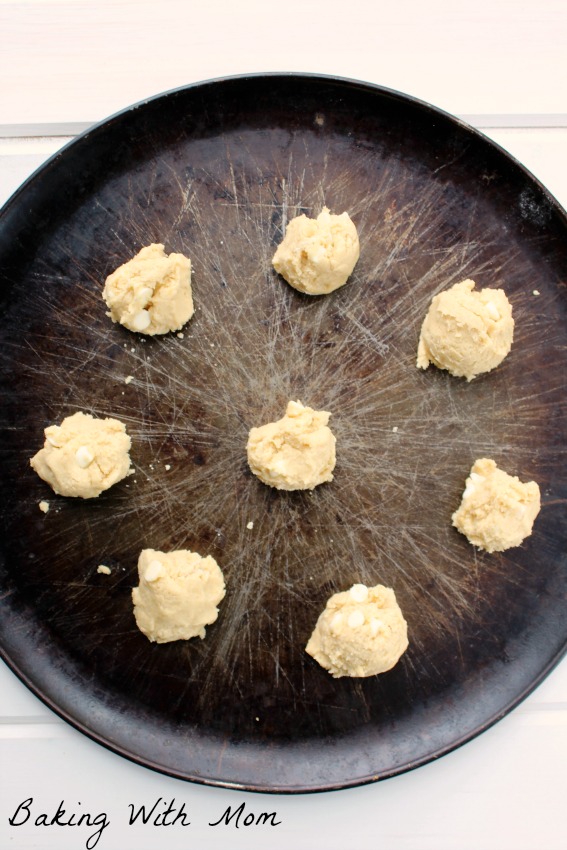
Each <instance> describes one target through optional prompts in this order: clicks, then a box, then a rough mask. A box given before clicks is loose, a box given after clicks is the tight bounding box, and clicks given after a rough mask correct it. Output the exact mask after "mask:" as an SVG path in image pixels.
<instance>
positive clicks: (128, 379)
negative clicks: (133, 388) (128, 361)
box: [124, 375, 134, 384]
mask: <svg viewBox="0 0 567 850" xmlns="http://www.w3.org/2000/svg"><path fill="white" fill-rule="evenodd" d="M133 380H134V376H133V375H127V376H126V377H125V378H124V383H125V384H131V383H132V381H133Z"/></svg>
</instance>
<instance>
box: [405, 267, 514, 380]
mask: <svg viewBox="0 0 567 850" xmlns="http://www.w3.org/2000/svg"><path fill="white" fill-rule="evenodd" d="M474 287H475V283H474V281H473V280H463V281H461V283H456V284H455V285H454V286H452V287H451V288H450V289H447V290H445V291H444V292H440V293H439V295H435V296H434V298H433V299H432V301H431V305H430V307H429V310H428V312H427V315H426V316H425V319H424V321H423V325H422V327H421V334H420V337H419V343H418V348H417V367H418V368H419V369H427V367H428V366H429V364H430V363H433V365H434V366H437V367H438V368H439V369H446V370H447V371H448V372H450V373H451V374H452V375H455V376H456V377H458V378H466V379H467V381H472V379H473V378H476V376H477V375H480V374H482V373H483V372H490V371H491V369H494V368H496V366H498V365H499V364H500V363H501V362H502V361H503V360H504V358H505V357H506V355H507V354H508V353H509V351H510V348H511V347H512V340H513V337H514V320H513V318H512V307H511V305H510V302H509V301H508V298H507V297H506V294H505V292H504V290H502V289H481V290H480V291H475V288H474Z"/></svg>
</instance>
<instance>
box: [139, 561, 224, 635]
mask: <svg viewBox="0 0 567 850" xmlns="http://www.w3.org/2000/svg"><path fill="white" fill-rule="evenodd" d="M138 574H139V577H140V584H139V586H138V587H135V588H133V590H132V601H133V603H134V617H135V618H136V624H137V626H138V628H139V629H140V631H142V632H143V633H144V634H145V635H146V637H147V638H148V639H149V640H151V641H155V642H156V643H169V642H170V641H172V640H189V638H192V637H200V638H204V637H205V626H208V625H210V624H211V623H214V622H215V620H216V619H217V617H218V614H219V611H218V608H217V605H218V604H219V602H221V601H222V599H224V595H225V586H224V577H223V574H222V572H221V570H220V567H219V566H218V564H217V562H216V561H215V559H214V558H212V557H211V556H210V555H207V557H205V558H202V557H201V555H198V554H197V553H196V552H189V551H188V550H187V549H179V550H177V551H176V552H158V551H156V550H155V549H143V550H142V552H141V554H140V557H139V559H138Z"/></svg>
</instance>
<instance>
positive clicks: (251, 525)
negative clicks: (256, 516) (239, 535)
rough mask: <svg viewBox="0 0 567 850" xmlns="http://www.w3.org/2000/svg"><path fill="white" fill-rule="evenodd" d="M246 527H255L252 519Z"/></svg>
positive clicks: (250, 529) (250, 528) (249, 528)
mask: <svg viewBox="0 0 567 850" xmlns="http://www.w3.org/2000/svg"><path fill="white" fill-rule="evenodd" d="M246 528H247V529H248V530H249V531H252V529H253V528H254V523H253V522H252V521H250V522H249V523H248V524H247V526H246Z"/></svg>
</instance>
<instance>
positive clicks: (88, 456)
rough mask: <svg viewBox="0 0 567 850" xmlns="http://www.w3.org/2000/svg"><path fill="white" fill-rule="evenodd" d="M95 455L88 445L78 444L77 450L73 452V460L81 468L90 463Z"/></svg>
mask: <svg viewBox="0 0 567 850" xmlns="http://www.w3.org/2000/svg"><path fill="white" fill-rule="evenodd" d="M94 458H95V456H94V455H93V453H92V452H91V450H90V449H89V448H88V446H79V448H78V449H77V451H76V452H75V460H76V461H77V464H78V465H79V466H80V467H81V469H86V468H87V467H88V466H90V465H91V463H92V462H93V460H94Z"/></svg>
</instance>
